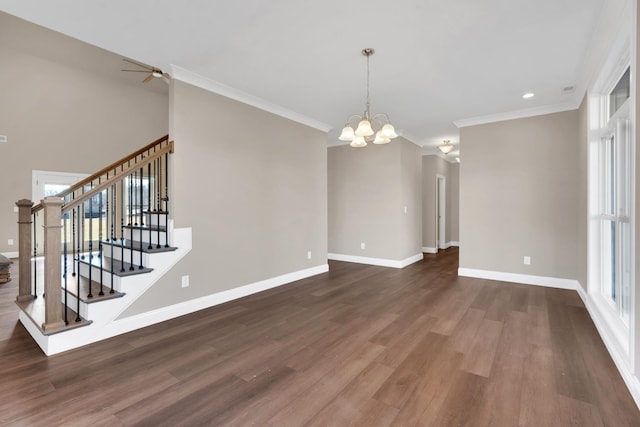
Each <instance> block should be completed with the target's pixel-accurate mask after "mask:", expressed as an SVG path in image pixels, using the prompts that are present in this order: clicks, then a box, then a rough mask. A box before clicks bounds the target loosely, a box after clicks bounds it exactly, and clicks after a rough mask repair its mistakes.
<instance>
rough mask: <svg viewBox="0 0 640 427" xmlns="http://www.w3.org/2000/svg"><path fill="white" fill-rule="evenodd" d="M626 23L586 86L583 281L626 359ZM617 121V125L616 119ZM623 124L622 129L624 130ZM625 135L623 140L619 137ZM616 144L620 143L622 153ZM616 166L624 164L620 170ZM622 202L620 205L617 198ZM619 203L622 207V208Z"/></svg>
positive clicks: (630, 170) (629, 107) (629, 322)
mask: <svg viewBox="0 0 640 427" xmlns="http://www.w3.org/2000/svg"><path fill="white" fill-rule="evenodd" d="M631 45H632V43H631V24H630V23H629V25H628V26H627V27H626V28H623V29H622V31H621V34H620V36H619V38H618V40H617V41H616V43H614V45H613V47H612V48H611V49H610V55H609V58H608V59H607V61H606V62H605V63H604V65H603V67H602V69H601V70H600V73H599V76H598V79H597V80H596V82H595V83H594V85H593V86H592V88H591V90H590V91H589V97H588V101H589V150H588V158H589V160H588V174H589V203H588V208H589V224H588V227H589V229H588V241H589V247H588V251H589V254H588V257H589V258H588V260H589V264H588V265H589V271H588V286H587V290H588V293H589V297H590V301H591V302H592V303H593V308H594V309H595V310H596V312H597V316H598V317H599V318H600V320H602V321H603V323H604V325H603V326H606V329H607V331H608V332H609V335H610V336H612V337H614V338H615V341H616V342H615V343H614V345H615V347H616V348H617V350H618V351H620V352H623V354H624V355H625V357H626V358H628V360H630V359H632V358H633V354H632V351H631V349H632V348H633V344H634V343H633V337H632V334H631V333H630V331H631V330H634V329H635V328H634V327H633V324H634V322H635V310H634V303H633V301H634V300H635V291H634V286H633V284H634V283H635V221H634V218H635V212H634V211H635V188H634V187H635V185H634V183H635V106H634V103H635V95H634V88H635V82H634V81H633V79H634V76H635V66H634V64H633V63H632V61H631V59H632V55H631ZM630 66H631V82H632V85H631V88H630V96H629V98H628V99H627V100H626V101H625V102H624V104H623V105H622V106H621V107H620V108H619V109H618V110H617V111H616V112H615V113H614V114H613V115H612V117H611V118H609V94H610V93H611V91H612V90H613V88H614V87H615V85H616V84H617V83H618V81H619V80H620V78H621V77H622V76H623V74H624V73H625V71H626V70H627V68H629V67H630ZM621 123H622V124H623V125H622V127H621V125H620V124H621ZM624 126H626V129H624ZM612 135H613V136H614V137H615V142H614V146H615V147H616V150H615V153H614V155H615V164H616V166H615V169H616V172H615V175H614V176H615V179H616V181H617V182H616V185H615V191H616V193H615V194H610V193H608V190H609V189H608V188H604V187H605V186H606V185H604V184H605V183H604V182H603V179H602V178H603V175H604V174H606V171H604V170H603V166H604V165H603V162H602V159H603V155H604V154H605V153H604V142H603V141H604V140H606V139H607V138H610V137H611V136H612ZM621 136H626V141H624V140H620V137H621ZM619 148H624V149H625V151H626V152H624V153H623V152H622V151H621V150H620V149H619ZM621 167H624V168H626V169H625V170H621ZM608 196H614V197H615V206H614V211H613V212H611V211H607V209H606V208H605V206H604V204H605V202H606V200H607V198H608ZM621 201H622V203H623V204H624V206H620V202H621ZM620 208H623V209H622V211H621V210H620ZM606 221H614V223H615V233H616V234H615V245H616V246H615V249H614V250H615V253H616V261H615V265H614V266H613V267H614V268H615V275H616V278H617V281H618V283H617V284H616V286H617V289H616V300H615V301H614V300H612V298H611V296H610V288H608V286H607V285H608V284H607V283H606V280H603V279H604V276H605V275H606V274H607V265H605V264H606V260H605V257H604V256H603V255H604V254H605V253H606V248H605V246H606V245H607V244H609V245H610V240H608V241H603V239H602V236H603V228H602V227H603V225H604V224H605V222H606ZM623 224H628V233H629V234H628V238H629V242H628V245H627V247H623V246H622V243H621V240H622V239H621V231H620V230H621V228H622V226H623ZM624 251H626V254H627V257H628V261H629V263H628V264H627V267H628V276H627V280H628V281H629V283H630V289H629V290H628V291H629V292H628V295H626V296H625V295H623V294H622V293H621V286H620V285H619V283H620V279H621V278H622V277H623V271H622V268H621V261H620V260H621V259H620V254H622V253H625V252H624ZM623 298H627V300H628V301H629V307H628V308H629V311H628V315H627V316H626V317H624V316H622V310H621V309H622V306H621V304H622V302H623Z"/></svg>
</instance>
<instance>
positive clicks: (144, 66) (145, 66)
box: [122, 58, 153, 71]
mask: <svg viewBox="0 0 640 427" xmlns="http://www.w3.org/2000/svg"><path fill="white" fill-rule="evenodd" d="M122 60H123V61H126V62H128V63H130V64H133V65H137V66H138V67H142V68H144V69H145V70H149V71H152V70H153V68H152V67H149V66H148V65H144V64H141V63H139V62H136V61H132V60H130V59H127V58H122Z"/></svg>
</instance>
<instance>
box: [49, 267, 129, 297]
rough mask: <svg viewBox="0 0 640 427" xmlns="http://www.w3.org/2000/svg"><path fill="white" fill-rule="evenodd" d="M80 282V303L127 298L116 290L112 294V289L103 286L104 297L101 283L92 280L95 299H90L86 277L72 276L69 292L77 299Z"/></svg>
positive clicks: (69, 281) (69, 282) (68, 286)
mask: <svg viewBox="0 0 640 427" xmlns="http://www.w3.org/2000/svg"><path fill="white" fill-rule="evenodd" d="M109 274H110V273H109ZM78 280H80V301H82V302H84V303H86V304H91V303H94V302H99V301H106V300H110V299H114V298H122V297H123V296H125V293H123V292H118V291H116V290H114V291H113V293H111V288H110V287H109V286H103V293H104V295H100V283H99V282H96V281H95V280H92V281H91V294H92V295H93V298H89V297H88V296H87V295H89V279H88V278H86V277H84V276H75V277H73V276H71V275H70V277H69V279H68V280H67V292H68V293H69V294H70V295H73V296H74V297H77V295H78V284H77V283H78V282H77V281H78ZM62 288H63V290H64V281H63V286H62Z"/></svg>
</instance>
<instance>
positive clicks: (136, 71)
mask: <svg viewBox="0 0 640 427" xmlns="http://www.w3.org/2000/svg"><path fill="white" fill-rule="evenodd" d="M120 71H127V72H129V73H148V72H149V71H147V70H120Z"/></svg>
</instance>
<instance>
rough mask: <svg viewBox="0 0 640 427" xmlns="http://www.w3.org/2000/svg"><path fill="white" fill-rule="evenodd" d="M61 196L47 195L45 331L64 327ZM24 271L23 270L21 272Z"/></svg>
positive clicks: (45, 224) (45, 213)
mask: <svg viewBox="0 0 640 427" xmlns="http://www.w3.org/2000/svg"><path fill="white" fill-rule="evenodd" d="M62 203H63V200H62V198H61V197H45V198H44V200H43V201H42V205H43V206H44V292H45V297H44V304H45V321H44V323H43V324H42V329H44V331H45V332H47V331H51V330H54V329H60V328H61V327H64V320H63V318H62V299H61V298H62V292H61V288H60V285H61V283H62V268H61V262H62V258H61V253H60V243H61V238H60V234H61V229H62V224H61V221H60V219H61V217H62ZM21 273H22V272H21Z"/></svg>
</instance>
